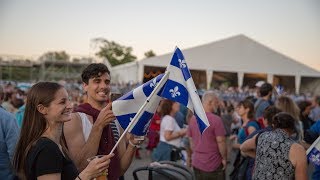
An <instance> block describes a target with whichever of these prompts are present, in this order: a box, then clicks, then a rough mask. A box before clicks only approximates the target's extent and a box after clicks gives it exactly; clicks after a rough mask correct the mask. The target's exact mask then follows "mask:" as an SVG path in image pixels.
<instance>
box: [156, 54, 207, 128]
mask: <svg viewBox="0 0 320 180" xmlns="http://www.w3.org/2000/svg"><path fill="white" fill-rule="evenodd" d="M167 71H169V72H170V74H169V78H168V80H167V82H166V84H165V86H164V89H163V90H162V94H161V96H162V97H165V98H167V99H170V100H172V101H176V102H179V103H181V104H183V105H184V106H186V107H187V108H188V109H190V110H191V111H192V112H193V114H194V115H195V116H196V119H197V123H198V126H199V129H200V132H201V134H202V133H203V131H204V130H205V129H206V128H207V127H209V126H210V125H209V121H208V119H207V116H206V113H205V112H204V110H203V106H202V103H201V101H200V98H199V95H198V93H197V90H196V87H195V85H194V82H193V79H192V77H191V74H190V71H189V68H188V65H187V63H186V60H185V59H184V57H183V54H182V52H181V51H180V49H179V48H176V50H175V52H174V54H173V57H172V59H171V62H170V64H169V65H168V67H167Z"/></svg>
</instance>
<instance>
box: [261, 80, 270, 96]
mask: <svg viewBox="0 0 320 180" xmlns="http://www.w3.org/2000/svg"><path fill="white" fill-rule="evenodd" d="M259 91H260V96H261V97H264V96H266V95H268V94H269V92H272V85H271V84H270V83H264V84H262V86H261V87H260V89H259Z"/></svg>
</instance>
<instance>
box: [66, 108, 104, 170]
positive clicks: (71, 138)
mask: <svg viewBox="0 0 320 180" xmlns="http://www.w3.org/2000/svg"><path fill="white" fill-rule="evenodd" d="M63 132H64V135H65V139H66V142H67V146H68V150H69V153H70V157H71V158H72V160H73V161H74V163H75V165H76V166H77V168H78V170H80V171H81V170H83V169H84V168H85V167H86V166H87V165H88V162H87V159H88V158H89V157H92V156H95V155H96V154H97V152H98V147H99V142H100V138H101V134H102V128H99V127H97V126H94V125H93V127H92V130H91V133H90V135H89V138H88V141H87V142H85V139H84V135H83V132H82V122H81V119H80V116H79V114H78V113H73V114H72V116H71V121H68V122H65V123H64V127H63Z"/></svg>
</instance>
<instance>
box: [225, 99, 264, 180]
mask: <svg viewBox="0 0 320 180" xmlns="http://www.w3.org/2000/svg"><path fill="white" fill-rule="evenodd" d="M237 113H238V114H239V116H240V117H241V120H242V126H241V128H240V129H239V132H238V136H234V135H232V136H230V140H234V141H235V142H234V144H233V145H232V147H233V148H235V149H237V150H239V154H238V156H239V158H240V159H241V158H242V157H241V155H240V145H241V144H242V143H243V142H244V141H245V140H246V138H247V137H248V136H249V135H250V134H252V133H253V132H254V131H256V130H259V129H260V126H259V124H258V122H257V121H256V120H255V119H254V114H255V113H254V105H253V103H252V102H251V101H250V100H249V99H246V100H243V101H240V102H239V104H238V108H237ZM247 161H248V162H249V163H248V166H247V168H246V169H247V170H246V173H245V176H246V179H249V180H250V179H251V176H252V168H253V166H254V160H253V159H250V158H248V159H247ZM234 166H237V165H235V164H234Z"/></svg>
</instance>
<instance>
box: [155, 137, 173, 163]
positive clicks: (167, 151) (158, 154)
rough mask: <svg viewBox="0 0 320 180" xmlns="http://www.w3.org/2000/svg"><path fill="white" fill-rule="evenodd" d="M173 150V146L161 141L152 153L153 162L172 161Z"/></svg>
mask: <svg viewBox="0 0 320 180" xmlns="http://www.w3.org/2000/svg"><path fill="white" fill-rule="evenodd" d="M172 148H173V146H172V145H170V144H168V143H165V142H162V141H160V142H159V143H158V146H157V147H156V148H155V149H154V150H153V152H152V155H151V158H152V161H170V160H171V151H172Z"/></svg>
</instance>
